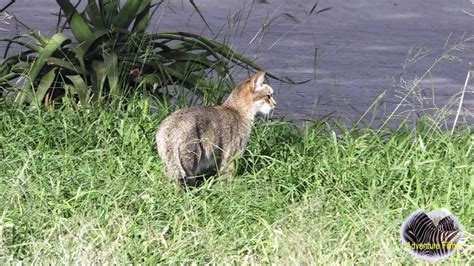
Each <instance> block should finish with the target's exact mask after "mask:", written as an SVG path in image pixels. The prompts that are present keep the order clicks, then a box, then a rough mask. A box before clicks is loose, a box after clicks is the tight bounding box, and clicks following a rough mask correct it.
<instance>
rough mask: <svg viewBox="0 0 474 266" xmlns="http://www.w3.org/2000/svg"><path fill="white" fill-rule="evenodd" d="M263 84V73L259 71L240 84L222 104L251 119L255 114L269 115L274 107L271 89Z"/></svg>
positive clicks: (274, 102)
mask: <svg viewBox="0 0 474 266" xmlns="http://www.w3.org/2000/svg"><path fill="white" fill-rule="evenodd" d="M264 82H265V72H262V71H259V72H257V73H256V74H255V75H253V76H252V77H251V78H250V79H247V80H246V81H244V82H242V83H241V84H240V85H239V86H238V87H237V88H236V89H235V90H234V91H233V92H232V93H231V94H230V95H229V98H227V101H226V102H225V103H224V105H225V106H229V107H231V108H233V109H234V110H237V111H238V112H240V113H242V114H245V115H246V116H247V117H250V118H252V117H253V116H255V114H257V113H261V114H269V113H270V112H271V111H272V110H273V109H274V108H275V107H276V104H277V103H276V101H275V98H273V89H272V87H270V85H268V84H264Z"/></svg>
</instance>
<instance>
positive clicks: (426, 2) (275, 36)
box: [0, 0, 474, 126]
mask: <svg viewBox="0 0 474 266" xmlns="http://www.w3.org/2000/svg"><path fill="white" fill-rule="evenodd" d="M7 2H9V0H0V7H2V6H4V4H5V3H7ZM83 2H84V1H83ZM195 2H196V4H197V6H198V7H199V9H200V10H201V12H202V14H203V16H204V17H205V19H206V21H207V23H208V24H209V28H210V30H209V29H208V28H207V26H206V25H205V23H204V22H203V20H202V19H201V17H200V16H199V14H198V13H197V12H196V11H195V9H194V8H193V6H192V5H191V4H190V3H189V1H184V0H183V1H181V0H175V1H173V0H171V1H165V2H164V3H163V4H162V5H161V6H160V8H158V10H157V12H156V14H155V16H154V18H153V24H152V27H151V28H150V30H151V31H156V30H159V31H189V32H193V33H198V34H204V35H207V36H210V37H213V38H216V39H218V40H224V39H225V40H226V42H227V43H228V45H230V46H231V47H232V48H234V49H236V50H237V51H239V52H241V53H243V54H244V55H246V56H247V57H249V58H251V59H253V60H255V61H256V62H257V63H258V64H259V65H261V66H262V67H263V68H264V69H265V70H267V71H269V72H272V73H274V74H276V75H286V76H289V77H291V78H292V79H293V80H295V81H302V80H308V79H310V80H311V81H309V82H307V83H305V84H300V85H289V84H285V83H281V82H278V81H275V80H270V84H271V85H272V87H273V88H274V90H275V94H276V97H277V99H278V107H277V113H279V114H281V115H287V116H288V117H289V118H292V119H317V118H321V117H324V116H331V117H338V118H341V119H343V121H346V122H348V123H355V122H356V121H358V120H359V118H360V117H361V115H363V114H364V113H366V111H367V110H369V109H370V108H372V109H371V110H375V111H374V112H372V111H370V112H367V115H366V116H365V119H364V121H365V122H367V123H370V121H372V124H371V125H372V126H378V125H380V124H383V123H384V122H385V119H386V117H387V116H390V115H391V114H392V113H393V114H394V115H396V116H402V117H403V116H410V117H412V118H416V117H417V116H418V115H419V114H420V113H422V112H433V111H432V110H438V113H440V112H439V110H440V109H442V108H443V107H444V106H446V105H448V104H451V105H450V107H449V108H447V109H446V113H443V114H446V116H447V117H449V118H448V119H447V120H448V123H452V122H453V119H454V116H455V113H456V112H457V111H458V106H459V103H460V100H459V97H457V96H459V95H460V93H461V92H462V91H463V88H464V84H465V81H466V76H467V73H468V70H469V62H472V61H474V49H473V48H474V40H473V41H470V42H469V41H466V42H463V44H462V45H458V47H457V48H459V50H458V49H456V51H453V53H452V54H453V55H456V56H457V57H458V59H459V60H456V61H449V60H442V61H441V62H440V63H439V64H436V65H435V66H434V67H433V68H431V69H430V66H431V65H432V64H433V62H434V61H435V60H436V58H438V57H440V56H442V54H443V53H444V51H446V50H448V49H449V48H451V47H453V46H454V45H456V43H458V42H461V41H462V40H464V39H467V38H469V37H470V36H472V35H473V34H474V4H473V3H472V2H471V0H450V1H446V0H416V1H414V0H351V1H347V0H331V1H328V0H326V1H324V0H321V1H319V4H318V5H317V6H316V8H315V9H314V10H313V12H312V13H311V12H310V11H311V9H312V8H313V7H314V5H315V3H316V2H317V1H304V0H266V1H263V0H260V1H250V0H247V1H237V0H195ZM262 2H263V3H262ZM265 2H266V3H265ZM328 7H331V9H329V10H327V11H325V12H321V13H319V14H317V11H319V10H321V9H323V8H328ZM7 11H8V12H9V13H10V14H12V15H15V16H16V17H17V18H18V19H20V20H22V21H23V22H25V23H26V24H28V25H31V26H32V27H34V28H36V29H38V30H41V31H42V32H45V33H50V32H52V31H53V30H54V28H55V25H56V17H55V16H54V15H52V13H55V12H57V11H58V6H57V4H56V1H54V0H36V1H34V0H30V1H28V0H17V1H16V2H15V3H14V4H13V5H12V6H11V7H10V8H9V9H8V10H7ZM0 28H3V29H4V30H0V34H1V35H2V36H12V35H15V34H17V33H18V32H21V29H19V27H18V25H16V24H15V23H14V22H13V21H11V20H10V24H9V25H7V24H0ZM461 48H462V49H461ZM3 50H4V44H0V52H2V54H3ZM410 51H411V52H410ZM417 52H419V53H418V55H421V56H419V57H421V58H418V59H417V60H411V59H412V58H413V57H414V56H416V55H417ZM407 63H408V64H407ZM404 66H405V67H404ZM428 69H430V71H428V72H427V70H428ZM425 73H426V74H425ZM234 74H235V75H236V77H237V79H242V78H245V77H248V73H247V72H246V71H243V70H241V71H238V70H236V71H235V73H234ZM419 77H424V79H423V80H421V81H419V82H416V79H417V78H419ZM414 82H415V83H416V84H417V86H416V87H414V86H413V84H414ZM473 85H474V81H473V80H471V81H470V82H468V86H467V87H466V92H465V93H464V98H463V103H462V108H461V112H460V118H459V121H467V122H468V123H470V124H471V125H472V124H473V123H474V116H473V113H474V90H473ZM410 88H414V90H412V91H411V92H409V91H410ZM383 93H385V97H383V98H381V99H380V100H379V101H378V103H377V104H373V103H374V101H375V100H376V99H377V98H378V97H379V96H380V95H381V94H383ZM407 93H408V94H407ZM442 116H444V115H442ZM394 117H395V116H394ZM390 121H391V122H390V123H395V124H396V119H395V118H393V119H391V120H390Z"/></svg>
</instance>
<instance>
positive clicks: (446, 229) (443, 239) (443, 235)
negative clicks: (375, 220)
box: [400, 210, 463, 261]
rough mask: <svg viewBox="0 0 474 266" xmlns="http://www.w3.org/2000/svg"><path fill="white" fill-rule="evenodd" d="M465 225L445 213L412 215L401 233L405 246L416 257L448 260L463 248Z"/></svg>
mask: <svg viewBox="0 0 474 266" xmlns="http://www.w3.org/2000/svg"><path fill="white" fill-rule="evenodd" d="M462 236H463V231H462V226H461V224H460V223H459V222H458V220H457V219H456V217H455V216H454V215H452V214H451V213H450V212H448V211H446V210H440V211H433V212H430V213H426V212H425V211H423V210H419V211H416V212H414V213H412V214H411V215H410V216H409V217H408V218H407V219H406V220H405V222H404V223H403V225H402V227H401V230H400V237H401V240H402V245H403V246H405V247H406V248H407V249H408V250H409V252H410V253H411V254H413V255H415V256H417V257H421V258H424V259H427V260H431V261H437V260H440V259H444V258H447V257H449V256H451V255H452V254H454V252H456V250H459V249H460V248H461V240H462Z"/></svg>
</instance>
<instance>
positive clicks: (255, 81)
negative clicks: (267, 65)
mask: <svg viewBox="0 0 474 266" xmlns="http://www.w3.org/2000/svg"><path fill="white" fill-rule="evenodd" d="M264 81H265V72H263V71H258V72H257V73H256V74H255V75H253V77H252V78H251V79H250V88H251V90H252V92H255V91H259V90H261V89H262V88H263V82H264Z"/></svg>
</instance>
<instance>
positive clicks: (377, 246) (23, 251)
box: [0, 100, 474, 264]
mask: <svg viewBox="0 0 474 266" xmlns="http://www.w3.org/2000/svg"><path fill="white" fill-rule="evenodd" d="M166 115H167V113H160V112H159V113H158V114H155V115H151V116H150V115H148V107H147V104H145V102H144V101H140V100H135V101H133V102H132V103H131V104H130V105H129V106H127V107H124V106H122V107H121V108H117V109H112V108H110V109H105V110H89V111H88V110H74V109H71V108H67V107H65V108H64V109H62V110H55V111H53V110H46V109H34V108H23V109H22V108H18V107H12V106H10V105H8V104H2V105H1V106H0V119H1V123H0V149H1V150H0V165H1V167H0V202H1V204H0V262H1V263H2V264H3V263H5V262H10V263H11V262H18V261H24V262H29V263H30V262H36V263H48V262H57V263H65V264H66V263H67V264H70V263H72V262H83V263H104V262H111V263H112V262H116V263H131V262H145V263H157V262H161V263H173V262H191V261H192V262H201V263H204V262H214V263H222V262H236V263H239V264H240V263H268V262H270V263H293V262H304V263H315V262H319V263H325V262H333V263H358V264H359V263H364V264H369V263H370V264H375V263H380V262H391V263H396V264H406V263H410V262H413V261H415V260H414V259H413V258H412V256H411V255H409V254H408V252H406V250H404V248H403V247H402V246H401V243H400V239H399V229H400V226H401V224H402V222H403V220H404V219H405V218H406V217H407V216H408V215H409V214H410V213H411V212H413V211H414V210H416V209H419V208H423V209H426V210H432V209H438V208H447V209H449V210H450V211H451V212H452V213H453V214H455V215H456V216H457V217H458V218H459V219H460V222H461V223H462V224H463V225H464V228H465V231H467V232H473V231H474V230H473V229H474V220H473V218H474V213H473V209H472V208H473V206H474V205H473V196H472V193H473V190H474V180H473V178H474V156H473V153H474V149H473V140H474V135H473V134H472V132H471V131H470V130H469V129H464V130H458V131H456V132H455V133H454V135H450V133H449V132H446V133H444V132H441V131H438V130H429V129H423V130H413V131H408V130H404V129H401V130H398V131H396V132H393V133H391V134H387V133H381V132H377V131H375V130H369V129H365V130H358V131H353V132H350V133H349V132H343V134H341V135H336V134H335V133H334V132H333V131H332V130H330V127H329V126H328V124H326V123H316V124H315V125H314V126H312V127H308V128H306V129H305V130H303V131H302V132H301V131H300V130H298V129H297V128H296V127H295V126H293V125H291V124H289V123H283V122H278V121H276V122H275V121H274V122H267V123H265V124H263V125H259V126H257V127H256V128H255V130H254V132H253V134H252V138H251V141H250V144H249V147H248V150H247V152H246V153H245V155H244V156H243V158H241V159H240V160H239V161H238V173H237V174H236V175H234V176H224V177H221V178H219V179H216V180H214V182H212V184H211V183H208V184H206V185H205V186H203V187H201V188H199V189H195V190H193V191H190V192H184V191H180V190H176V188H175V186H174V184H173V183H172V182H169V181H168V180H166V179H165V178H164V177H163V164H162V162H161V161H160V159H159V158H158V155H157V152H156V150H155V143H154V133H155V130H156V128H157V125H158V124H159V122H160V120H161V119H162V118H163V117H165V116H166ZM469 237H470V238H469ZM466 242H467V243H466V244H465V248H464V249H463V250H462V251H461V252H458V253H456V254H455V255H453V256H452V257H450V258H449V259H448V262H450V263H458V264H468V263H473V261H474V258H473V254H472V250H473V245H472V236H471V235H469V234H467V239H466Z"/></svg>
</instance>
